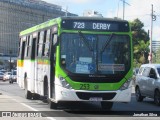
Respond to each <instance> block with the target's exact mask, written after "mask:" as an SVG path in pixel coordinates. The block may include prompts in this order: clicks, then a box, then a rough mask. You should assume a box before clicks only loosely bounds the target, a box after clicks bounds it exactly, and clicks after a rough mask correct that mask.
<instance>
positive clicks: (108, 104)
mask: <svg viewBox="0 0 160 120" xmlns="http://www.w3.org/2000/svg"><path fill="white" fill-rule="evenodd" d="M101 107H102V109H103V110H111V109H112V107H113V102H105V101H102V102H101Z"/></svg>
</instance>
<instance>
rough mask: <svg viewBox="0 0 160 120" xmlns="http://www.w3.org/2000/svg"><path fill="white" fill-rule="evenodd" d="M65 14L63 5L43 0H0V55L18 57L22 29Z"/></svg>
mask: <svg viewBox="0 0 160 120" xmlns="http://www.w3.org/2000/svg"><path fill="white" fill-rule="evenodd" d="M67 14H68V15H69V16H76V15H75V14H71V13H67ZM65 15H66V13H65V12H64V11H62V7H61V6H58V5H54V4H50V3H46V2H44V1H41V0H0V55H1V56H14V57H16V56H17V53H18V44H19V32H20V31H22V30H25V29H27V28H29V27H32V26H34V25H37V24H40V23H42V22H45V21H47V20H49V19H53V18H55V17H60V16H65Z"/></svg>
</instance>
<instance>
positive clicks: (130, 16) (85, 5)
mask: <svg viewBox="0 0 160 120" xmlns="http://www.w3.org/2000/svg"><path fill="white" fill-rule="evenodd" d="M43 1H46V2H48V3H53V4H56V5H60V6H62V9H64V10H66V9H67V10H68V11H69V12H71V13H74V14H77V15H79V16H83V12H84V11H85V10H95V11H97V12H99V13H101V14H102V15H103V17H107V18H113V17H119V18H123V2H122V1H123V0H43ZM125 1H126V2H127V3H128V4H129V5H128V4H125V14H124V17H125V20H129V21H133V20H134V19H136V18H138V19H140V20H141V21H142V22H143V23H144V29H145V30H146V31H148V30H151V5H152V4H153V10H154V14H155V15H156V21H154V22H153V40H159V41H160V24H159V23H160V9H159V8H160V0H125Z"/></svg>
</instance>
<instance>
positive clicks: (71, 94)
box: [51, 85, 132, 102]
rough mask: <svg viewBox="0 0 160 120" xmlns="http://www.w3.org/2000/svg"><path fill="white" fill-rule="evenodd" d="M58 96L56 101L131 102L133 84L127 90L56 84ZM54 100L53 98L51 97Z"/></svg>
mask: <svg viewBox="0 0 160 120" xmlns="http://www.w3.org/2000/svg"><path fill="white" fill-rule="evenodd" d="M55 90H56V94H55V95H56V96H55V99H54V102H59V101H110V102H130V100H131V91H132V86H130V87H129V88H128V89H125V90H117V91H87V90H73V89H66V88H64V87H62V86H59V85H55ZM51 100H52V99H51Z"/></svg>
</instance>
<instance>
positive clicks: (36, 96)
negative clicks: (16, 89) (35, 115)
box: [32, 93, 40, 100]
mask: <svg viewBox="0 0 160 120" xmlns="http://www.w3.org/2000/svg"><path fill="white" fill-rule="evenodd" d="M32 98H33V100H39V99H40V95H39V94H36V93H32Z"/></svg>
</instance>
